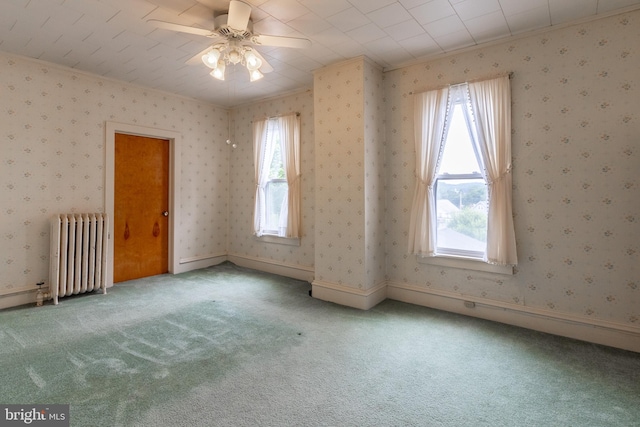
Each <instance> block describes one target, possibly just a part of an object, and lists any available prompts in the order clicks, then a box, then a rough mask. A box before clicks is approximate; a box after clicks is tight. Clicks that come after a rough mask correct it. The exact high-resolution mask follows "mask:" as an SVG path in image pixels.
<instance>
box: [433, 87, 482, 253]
mask: <svg viewBox="0 0 640 427" xmlns="http://www.w3.org/2000/svg"><path fill="white" fill-rule="evenodd" d="M456 95H457V96H456V98H455V99H451V101H450V103H451V107H450V111H449V116H448V117H449V119H448V123H447V125H446V128H445V132H446V135H445V138H444V146H443V148H442V154H441V156H440V161H439V162H438V169H437V173H436V177H435V194H436V218H437V227H436V254H442V255H455V256H464V257H469V258H479V259H482V258H483V257H484V253H485V248H486V246H487V207H488V200H487V184H486V182H485V180H484V177H483V175H482V173H481V172H480V171H481V170H482V168H481V166H480V165H481V164H482V160H481V158H480V155H479V153H478V150H477V149H476V145H475V144H474V143H473V140H474V139H475V137H474V129H475V128H474V126H473V123H468V122H467V120H473V118H469V117H468V115H465V112H464V109H467V111H468V103H467V102H465V99H464V97H463V96H461V95H462V94H461V93H459V92H457V93H456Z"/></svg>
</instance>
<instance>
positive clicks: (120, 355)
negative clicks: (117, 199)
mask: <svg viewBox="0 0 640 427" xmlns="http://www.w3.org/2000/svg"><path fill="white" fill-rule="evenodd" d="M309 289H310V285H309V284H308V283H306V282H301V281H297V280H293V279H289V278H284V277H280V276H276V275H271V274H265V273H260V272H257V271H254V270H249V269H245V268H241V267H238V266H236V265H233V264H231V263H223V264H221V265H218V266H215V267H211V268H207V269H202V270H197V271H193V272H189V273H184V274H179V275H175V276H174V275H162V276H156V277H152V278H147V279H142V280H135V281H130V282H125V283H122V284H118V285H116V286H115V287H113V288H110V289H109V290H108V293H107V295H102V294H87V295H79V296H76V297H67V298H63V299H61V302H60V305H58V306H53V305H51V303H49V304H47V305H45V306H44V307H41V308H35V307H31V306H30V307H19V308H15V309H8V310H3V311H1V312H0V403H4V404H8V403H16V404H53V403H68V404H70V421H71V425H72V426H92V427H98V426H127V427H128V426H492V427H496V426H563V427H564V426H580V427H584V426H640V354H638V353H634V352H628V351H623V350H618V349H613V348H609V347H605V346H599V345H595V344H590V343H585V342H581V341H576V340H571V339H566V338H561V337H556V336H552V335H548V334H543V333H539V332H535V331H530V330H526V329H522V328H517V327H512V326H508V325H503V324H499V323H494V322H489V321H484V320H480V319H474V318H470V317H466V316H461V315H456V314H452V313H445V312H442V311H437V310H432V309H428V308H425V307H419V306H414V305H410V304H405V303H401V302H397V301H391V300H387V301H384V302H383V303H381V304H379V305H378V306H376V307H375V308H373V309H371V310H369V311H360V310H356V309H352V308H348V307H342V306H338V305H335V304H331V303H327V302H323V301H320V300H316V299H314V298H311V297H309V295H308V292H309Z"/></svg>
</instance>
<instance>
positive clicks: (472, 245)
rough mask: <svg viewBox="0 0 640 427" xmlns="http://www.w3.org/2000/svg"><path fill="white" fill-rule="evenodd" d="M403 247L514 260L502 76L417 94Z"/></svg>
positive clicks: (506, 92) (507, 108)
mask: <svg viewBox="0 0 640 427" xmlns="http://www.w3.org/2000/svg"><path fill="white" fill-rule="evenodd" d="M414 101H415V103H414V106H415V112H414V124H415V137H416V141H415V144H416V189H415V192H414V198H413V204H412V208H411V219H410V226H409V227H410V228H409V252H410V253H413V254H417V255H420V256H422V257H436V256H443V255H445V256H447V255H448V256H458V257H464V258H467V259H475V260H482V261H485V262H487V263H489V264H495V265H500V266H511V265H516V264H517V255H516V246H515V233H514V227H513V216H512V212H511V182H512V179H511V95H510V86H509V77H508V76H503V77H499V78H496V79H491V80H484V81H479V82H474V83H464V84H460V85H455V86H450V87H445V88H442V89H438V90H432V91H428V92H423V93H419V94H416V96H415V100H414Z"/></svg>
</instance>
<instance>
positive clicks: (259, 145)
mask: <svg viewBox="0 0 640 427" xmlns="http://www.w3.org/2000/svg"><path fill="white" fill-rule="evenodd" d="M269 127H270V123H269V120H268V119H266V120H258V121H255V122H253V164H254V166H255V185H256V195H255V203H256V204H255V209H254V210H253V229H254V233H255V235H256V236H262V234H263V233H262V227H263V225H264V224H265V223H266V207H265V204H266V200H265V194H264V190H265V186H266V185H267V182H268V181H269V165H271V161H272V159H273V151H274V150H273V147H274V145H273V144H269V143H267V141H268V138H272V137H273V133H274V132H269V130H270V129H269Z"/></svg>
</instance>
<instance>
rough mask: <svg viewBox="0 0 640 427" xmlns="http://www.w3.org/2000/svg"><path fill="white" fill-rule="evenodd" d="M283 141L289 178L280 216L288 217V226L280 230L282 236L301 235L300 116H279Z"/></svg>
mask: <svg viewBox="0 0 640 427" xmlns="http://www.w3.org/2000/svg"><path fill="white" fill-rule="evenodd" d="M278 123H279V126H280V138H281V141H282V162H283V163H284V169H285V174H286V178H287V186H288V191H287V200H286V204H284V205H285V207H284V209H286V212H281V213H280V218H283V214H284V218H286V228H285V229H284V230H282V229H281V230H280V231H279V234H280V236H282V237H289V238H299V237H300V217H301V215H300V198H301V190H300V116H299V115H298V114H289V115H286V116H282V117H279V118H278Z"/></svg>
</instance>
